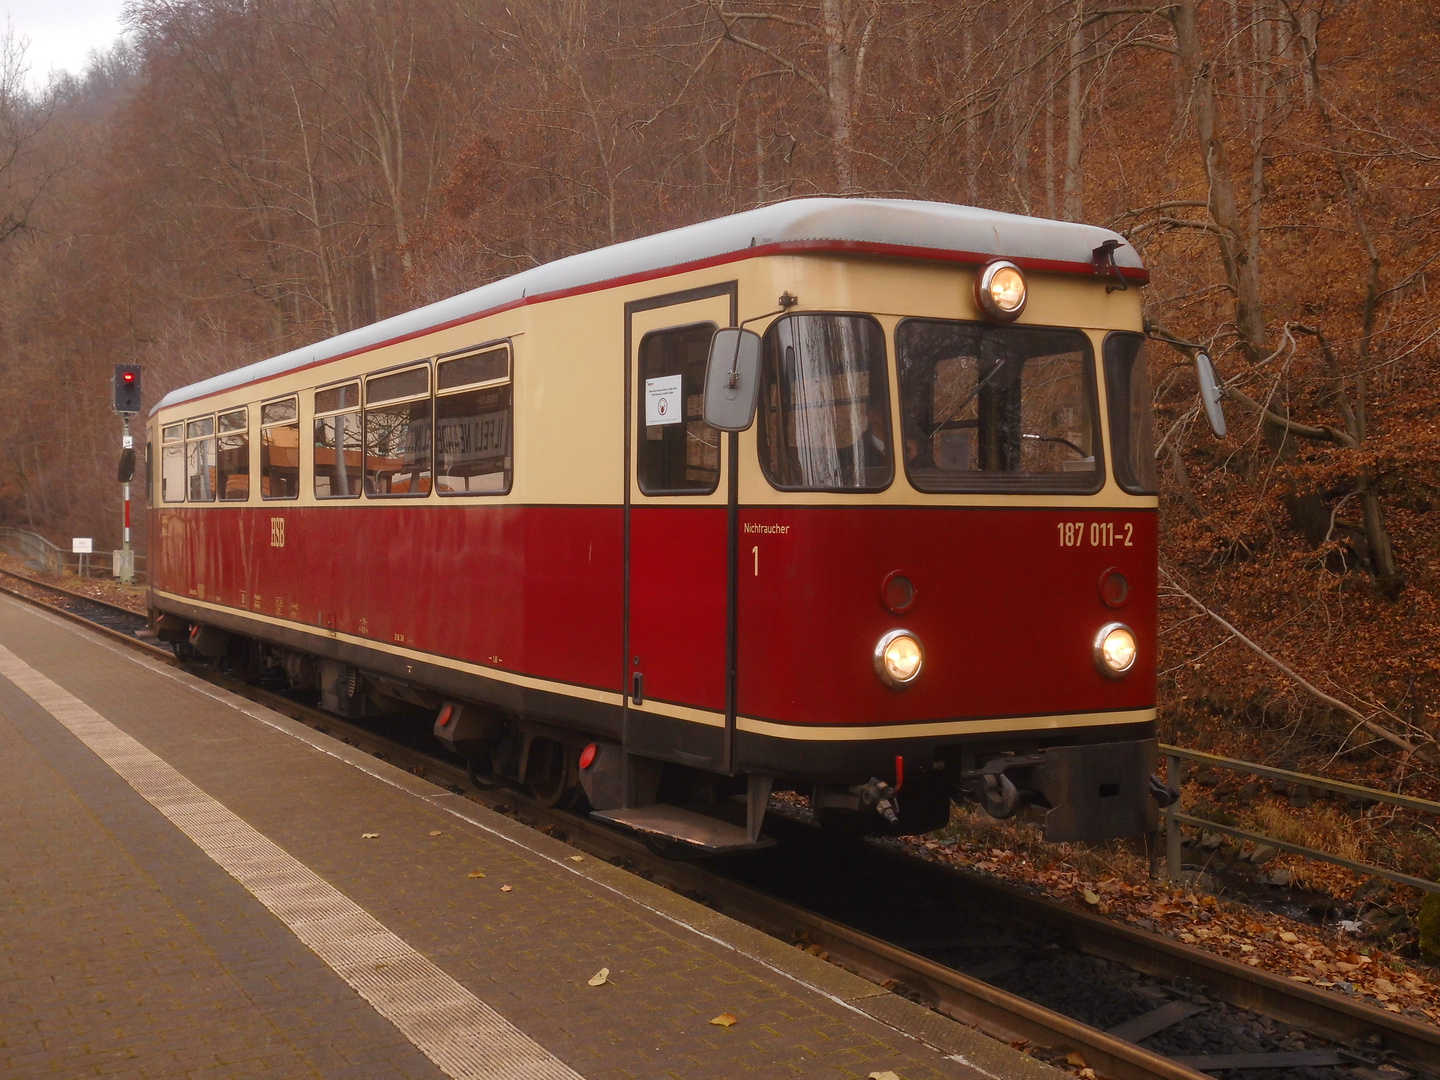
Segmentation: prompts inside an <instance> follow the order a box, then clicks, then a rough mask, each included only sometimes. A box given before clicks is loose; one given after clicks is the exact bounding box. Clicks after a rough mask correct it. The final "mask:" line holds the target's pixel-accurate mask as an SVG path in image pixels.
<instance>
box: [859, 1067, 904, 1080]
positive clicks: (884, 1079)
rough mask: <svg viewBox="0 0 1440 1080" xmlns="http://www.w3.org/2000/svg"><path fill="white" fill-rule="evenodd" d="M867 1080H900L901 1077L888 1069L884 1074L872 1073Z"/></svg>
mask: <svg viewBox="0 0 1440 1080" xmlns="http://www.w3.org/2000/svg"><path fill="white" fill-rule="evenodd" d="M866 1080H900V1077H898V1076H896V1075H895V1074H894V1073H893V1072H891V1071H890V1070H889V1069H886V1070H885V1071H884V1072H873V1073H871V1074H870V1075H869V1076H868V1077H866Z"/></svg>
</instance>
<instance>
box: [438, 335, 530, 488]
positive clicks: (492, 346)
mask: <svg viewBox="0 0 1440 1080" xmlns="http://www.w3.org/2000/svg"><path fill="white" fill-rule="evenodd" d="M497 349H504V351H505V374H504V376H503V377H496V378H493V379H481V380H479V381H478V382H473V383H462V384H461V385H459V386H447V387H445V388H444V389H441V386H440V368H441V365H443V364H447V363H451V362H453V361H455V360H463V359H465V358H466V357H467V356H478V355H480V354H481V353H487V352H494V351H495V350H497ZM433 366H434V372H433V374H432V377H431V382H430V387H431V389H430V396H431V406H430V490H431V491H433V492H435V495H436V497H437V498H441V499H463V498H480V497H484V496H489V497H491V498H494V497H495V496H497V495H509V494H510V492H511V491H512V490H514V487H515V346H514V344H513V343H512V341H511V340H510V338H497V339H496V340H494V341H487V342H485V343H484V344H482V345H469V346H466V347H465V348H463V349H452V350H451V351H450V352H447V353H441V354H440V355H439V356H436V357H435V359H434V362H433ZM497 386H508V387H509V388H510V406H509V413H510V418H509V422H508V424H507V427H508V430H507V432H506V438H508V439H509V441H510V452H509V454H507V455H506V456H507V457H509V459H510V466H509V468H506V469H502V470H501V472H502V473H503V474H504V476H505V486H504V488H502V489H500V490H498V491H470V490H468V489H467V490H465V491H443V490H441V488H440V465H439V459H440V454H439V449H440V439H439V435H440V399H441V398H445V397H456V396H458V395H460V394H468V393H470V392H472V391H475V390H490V389H493V388H494V387H497ZM447 475H448V474H447Z"/></svg>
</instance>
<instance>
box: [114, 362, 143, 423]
mask: <svg viewBox="0 0 1440 1080" xmlns="http://www.w3.org/2000/svg"><path fill="white" fill-rule="evenodd" d="M112 408H113V409H114V410H115V411H116V412H117V413H119V414H120V415H121V416H126V417H129V416H134V415H135V414H136V413H138V412H139V411H140V365H139V364H116V365H115V403H114V405H113V406H112Z"/></svg>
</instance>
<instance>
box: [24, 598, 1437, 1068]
mask: <svg viewBox="0 0 1440 1080" xmlns="http://www.w3.org/2000/svg"><path fill="white" fill-rule="evenodd" d="M0 573H4V574H6V575H8V576H11V577H16V578H19V579H20V580H22V581H26V582H27V583H29V584H33V585H38V586H40V587H42V588H46V589H51V590H52V591H56V592H61V593H66V594H67V595H73V596H75V598H76V599H81V600H87V601H90V600H91V598H90V597H85V596H81V595H79V594H68V591H67V590H61V589H57V588H56V587H54V586H49V585H46V584H45V583H43V582H35V581H32V580H31V579H29V578H24V577H23V576H21V575H18V574H11V573H9V572H8V571H0ZM0 592H5V593H8V594H10V595H12V596H15V597H16V598H18V599H20V600H23V601H25V602H27V603H30V604H33V605H35V606H37V607H40V608H43V609H45V610H48V611H53V612H56V613H57V614H60V615H62V616H64V617H66V618H68V619H70V620H71V621H74V622H78V623H81V624H83V625H85V626H87V627H89V628H90V629H94V630H99V631H101V632H102V633H104V634H106V635H107V636H109V637H112V638H115V639H117V640H119V641H121V642H123V643H124V644H126V645H129V646H131V647H133V648H138V649H139V650H141V651H142V652H145V653H147V654H154V655H157V656H158V657H160V658H163V659H165V660H166V661H167V662H169V663H175V662H176V661H175V658H174V657H173V656H172V655H171V654H170V653H169V652H166V651H164V650H160V649H157V648H156V647H154V646H152V645H149V644H148V643H146V642H143V641H140V640H138V639H136V638H133V637H131V636H129V635H127V634H122V633H120V632H119V631H114V630H111V629H110V628H108V627H105V626H102V625H100V624H97V623H94V622H91V621H90V620H87V619H85V618H83V617H81V616H78V615H75V614H74V613H72V612H68V611H66V610H65V609H63V608H59V607H56V606H55V605H52V604H47V603H45V602H44V601H42V600H40V599H38V598H36V597H32V596H28V595H26V594H24V593H21V592H18V591H16V590H13V589H10V588H6V587H5V586H0ZM91 602H95V601H91ZM108 606H111V607H115V606H116V605H108ZM119 610H125V609H119ZM128 614H132V615H133V614H136V613H135V612H128ZM191 670H193V669H191ZM196 673H197V674H199V675H201V676H203V677H204V678H206V679H207V680H208V681H211V682H213V683H215V684H217V685H219V686H222V687H224V688H225V689H228V690H231V691H232V692H235V693H237V694H239V695H241V696H243V697H246V698H248V699H250V700H252V701H255V702H256V703H258V704H262V705H265V706H267V707H269V708H273V709H275V711H277V712H280V713H282V714H283V715H287V716H290V717H291V718H293V719H296V720H299V721H300V722H302V723H305V724H306V725H308V726H310V727H312V728H315V729H317V730H319V731H321V732H322V733H323V734H327V735H333V734H334V733H335V732H336V731H339V732H341V733H343V734H344V735H346V736H348V737H349V738H348V739H347V740H346V741H349V742H351V743H352V745H356V746H358V747H360V748H361V749H365V750H366V751H367V752H369V753H374V754H376V755H377V756H380V757H382V758H383V759H384V760H386V761H389V762H391V763H392V764H396V765H398V766H399V767H402V768H408V769H409V770H410V771H412V772H416V773H417V775H422V776H424V777H425V778H427V779H430V780H431V781H432V782H435V783H439V784H440V786H447V787H450V788H452V789H455V788H459V789H461V790H469V791H470V792H471V793H472V795H471V797H473V798H475V799H477V801H480V802H481V803H482V804H486V805H489V806H490V807H491V808H492V809H495V808H505V806H504V804H506V803H511V804H514V805H515V806H516V807H523V808H524V810H525V817H524V818H522V819H521V820H525V821H526V823H527V824H533V825H536V826H544V825H550V826H553V827H555V828H556V829H559V830H563V831H564V834H565V838H566V839H567V840H569V841H570V842H571V843H574V844H575V845H576V846H577V847H582V848H583V849H584V850H586V851H587V852H589V853H590V854H592V855H594V856H595V857H597V858H603V859H606V860H607V861H612V862H613V861H616V860H620V861H623V862H627V863H629V864H631V865H632V866H633V867H636V868H638V869H640V870H643V871H644V872H645V874H646V875H648V876H650V877H651V878H653V879H655V880H657V881H659V882H660V883H662V884H665V885H670V886H673V887H675V888H678V889H682V890H692V891H694V892H695V893H698V894H700V895H703V896H705V897H706V898H707V899H709V900H711V901H712V902H713V903H714V904H715V905H716V907H717V910H720V911H722V912H723V913H725V914H728V915H730V916H731V917H734V918H737V919H739V920H740V921H743V922H746V923H749V924H750V925H752V926H756V927H758V928H760V929H762V930H765V931H767V932H769V933H772V934H775V935H777V936H780V937H781V938H782V939H783V938H787V937H789V938H800V939H803V940H805V941H807V942H809V943H811V944H816V945H820V946H821V947H822V949H824V950H826V951H828V952H829V953H830V954H831V960H832V962H838V963H839V964H840V965H841V966H843V967H846V968H849V969H851V970H853V971H855V972H857V973H859V974H861V975H863V976H865V977H867V978H870V979H872V980H873V981H875V982H878V983H881V984H885V983H890V982H891V980H894V983H899V984H904V985H905V986H906V987H907V988H913V990H914V991H916V992H917V996H919V997H920V998H921V999H922V1000H923V1001H924V1002H925V1003H926V1004H927V1005H929V1006H930V1007H932V1008H934V1009H935V1010H936V1011H938V1012H940V1013H942V1014H943V1015H946V1016H949V1017H950V1018H952V1019H954V1020H957V1021H959V1022H961V1023H964V1024H967V1025H969V1026H973V1027H975V1028H977V1029H979V1030H981V1031H984V1032H986V1033H987V1034H991V1035H993V1036H995V1037H997V1038H1000V1039H1002V1040H1005V1041H1008V1042H1014V1041H1017V1040H1018V1039H1025V1040H1028V1041H1029V1042H1031V1043H1033V1044H1035V1045H1037V1046H1043V1047H1051V1048H1053V1047H1061V1048H1072V1049H1077V1050H1079V1051H1080V1052H1081V1053H1082V1054H1083V1055H1084V1056H1085V1059H1086V1062H1087V1063H1088V1064H1089V1065H1090V1067H1091V1068H1094V1069H1095V1070H1096V1072H1097V1073H1099V1074H1100V1075H1103V1076H1108V1077H1111V1078H1113V1080H1204V1078H1205V1076H1206V1074H1204V1073H1201V1072H1197V1071H1196V1070H1195V1069H1193V1068H1191V1067H1189V1066H1188V1065H1184V1064H1182V1063H1180V1062H1178V1061H1175V1060H1172V1059H1169V1058H1166V1057H1163V1056H1162V1055H1159V1054H1156V1053H1154V1052H1153V1051H1149V1050H1146V1049H1144V1048H1143V1047H1140V1046H1137V1045H1135V1044H1134V1043H1130V1042H1127V1041H1125V1040H1123V1039H1120V1038H1118V1037H1116V1036H1113V1035H1109V1034H1107V1033H1106V1032H1104V1031H1100V1030H1098V1029H1096V1028H1092V1027H1090V1026H1088V1025H1086V1024H1082V1023H1080V1022H1079V1021H1076V1020H1073V1019H1071V1018H1070V1017H1067V1016H1064V1015H1062V1014H1060V1013H1057V1012H1054V1011H1053V1010H1050V1009H1046V1008H1044V1007H1043V1006H1041V1005H1037V1004H1036V1003H1034V1002H1032V1001H1028V1000H1026V999H1025V998H1022V997H1019V996H1017V995H1014V994H1010V993H1008V992H1006V991H1004V990H1001V989H999V988H997V987H995V986H992V985H990V984H989V983H986V982H983V981H981V980H979V979H975V978H972V977H970V976H967V975H965V974H964V973H962V972H960V971H957V970H955V969H954V968H950V967H947V966H945V965H943V964H940V963H938V962H936V961H933V960H930V959H928V958H926V957H923V956H920V955H918V954H916V953H912V952H909V951H907V950H905V949H902V948H900V947H898V946H896V945H893V944H891V943H889V942H886V941H883V940H881V939H878V938H875V937H873V936H871V935H868V934H865V933H863V932H861V931H859V930H856V929H854V928H852V927H849V926H846V925H844V924H842V923H838V922H835V921H833V920H830V919H827V918H825V917H823V916H820V915H817V914H815V913H813V912H810V911H806V910H805V909H803V908H800V907H797V906H795V905H793V904H790V903H788V902H786V901H783V900H779V899H777V898H775V897H772V896H769V895H767V894H765V893H763V892H760V891H759V890H756V889H753V888H751V887H749V886H746V885H743V884H741V883H739V882H735V881H732V880H730V879H727V878H725V877H722V876H720V875H717V874H714V873H710V872H707V871H704V870H703V869H702V868H701V867H700V866H699V865H697V864H695V863H687V862H677V861H675V860H671V859H665V858H661V857H659V856H656V855H655V854H653V853H652V852H651V851H650V850H649V849H648V848H647V847H645V846H644V844H643V843H641V842H640V841H638V840H636V839H635V838H634V837H632V836H630V835H628V834H625V833H620V832H617V831H615V830H614V829H613V828H610V827H608V826H604V825H601V824H599V823H598V822H595V821H592V820H591V819H589V818H588V817H582V816H580V815H576V814H573V813H569V812H567V811H563V810H556V809H551V808H546V807H544V806H542V805H540V804H539V803H538V802H537V801H535V800H534V799H533V798H531V797H530V796H528V795H526V794H525V793H524V792H522V791H519V790H516V789H515V788H513V787H510V786H499V787H497V788H495V789H493V790H487V789H484V788H482V789H479V790H478V791H477V790H475V789H474V788H473V787H472V786H471V785H470V783H469V777H468V774H467V771H466V770H465V769H463V768H461V767H460V766H458V765H454V764H452V763H450V762H446V761H444V760H442V759H439V758H436V757H434V756H431V755H429V754H426V753H423V752H421V751H419V750H416V749H414V748H412V747H408V746H405V745H404V744H402V743H398V742H395V741H394V740H392V739H388V738H386V737H385V736H383V735H379V734H377V733H375V732H372V731H370V730H368V729H366V728H364V727H361V726H358V725H355V724H352V723H350V722H349V721H346V720H343V719H340V718H338V717H335V716H333V715H331V714H329V713H326V712H322V711H321V710H319V709H314V708H311V707H309V706H306V705H303V704H301V703H299V702H296V701H293V700H291V699H289V698H287V697H284V696H283V695H280V694H276V693H273V692H271V691H268V690H264V689H262V688H260V687H255V686H251V685H249V684H247V683H243V682H239V681H236V680H234V679H231V678H228V677H225V676H222V675H219V674H218V673H215V672H213V671H209V670H204V669H201V670H199V671H196ZM407 762H408V763H409V764H408V765H407V764H406V763H407ZM505 809H508V808H505ZM802 827H803V826H802ZM877 850H879V851H880V852H882V853H883V854H884V856H885V857H888V858H893V859H897V860H905V861H906V862H907V863H914V862H916V861H917V860H915V859H914V858H913V857H912V856H907V855H903V854H901V853H899V852H896V851H893V850H890V849H888V848H878V849H877ZM922 865H925V866H928V867H930V868H931V869H933V870H934V871H935V872H937V873H945V874H950V875H953V876H956V877H959V878H961V879H963V881H964V883H965V885H966V886H967V888H969V889H971V890H973V891H975V892H978V893H983V894H987V895H988V897H989V898H990V899H991V900H992V901H993V902H994V903H995V904H997V905H1001V906H1003V907H1004V909H1005V910H1007V911H1011V912H1014V911H1020V912H1023V913H1025V915H1024V917H1025V919H1026V921H1031V922H1037V923H1040V924H1042V925H1047V926H1050V927H1058V928H1060V930H1061V931H1062V932H1063V933H1064V935H1065V936H1066V937H1068V938H1069V940H1070V942H1071V944H1072V945H1073V946H1074V947H1076V948H1077V949H1079V950H1080V951H1082V952H1086V953H1089V954H1091V955H1094V956H1098V957H1102V958H1105V959H1109V960H1113V961H1116V962H1119V963H1122V964H1125V965H1127V966H1129V967H1132V968H1134V969H1136V970H1138V971H1141V972H1144V973H1146V974H1149V975H1153V976H1158V977H1161V978H1172V979H1173V978H1180V977H1183V978H1190V979H1194V980H1195V981H1197V982H1200V983H1203V984H1204V985H1205V986H1206V987H1207V989H1208V990H1209V991H1210V992H1211V993H1212V995H1213V996H1214V997H1216V998H1218V999H1220V1000H1223V1001H1226V1002H1229V1003H1230V1004H1233V1005H1237V1006H1240V1007H1242V1008H1246V1009H1251V1010H1254V1011H1256V1012H1259V1013H1261V1014H1263V1015H1266V1016H1269V1017H1271V1018H1273V1019H1276V1020H1280V1021H1283V1022H1285V1023H1288V1024H1293V1025H1295V1026H1297V1027H1301V1028H1304V1029H1306V1030H1309V1031H1313V1032H1315V1033H1317V1034H1320V1035H1324V1036H1327V1037H1330V1038H1335V1039H1345V1040H1353V1039H1358V1038H1363V1037H1365V1036H1368V1035H1371V1034H1379V1035H1380V1036H1381V1037H1382V1038H1383V1039H1384V1040H1385V1041H1387V1042H1388V1043H1389V1044H1390V1045H1392V1046H1393V1047H1395V1048H1397V1049H1400V1050H1402V1051H1404V1052H1405V1053H1406V1054H1407V1055H1408V1056H1409V1057H1410V1058H1411V1059H1413V1060H1414V1061H1415V1062H1417V1063H1420V1064H1423V1065H1426V1066H1429V1067H1431V1068H1434V1067H1437V1066H1440V1028H1436V1027H1433V1026H1431V1025H1428V1024H1422V1023H1419V1022H1417V1021H1415V1020H1413V1019H1410V1018H1408V1017H1404V1016H1398V1015H1395V1014H1392V1013H1388V1012H1384V1011H1382V1010H1380V1009H1376V1008H1373V1007H1371V1006H1369V1005H1366V1004H1363V1003H1361V1002H1357V1001H1352V1000H1350V999H1348V998H1344V997H1341V996H1340V995H1336V994H1327V993H1325V992H1323V991H1321V990H1320V989H1318V988H1316V987H1312V986H1309V985H1307V984H1304V983H1297V982H1295V981H1293V980H1290V979H1286V978H1283V977H1281V976H1278V975H1274V974H1271V973H1269V972H1265V971H1260V970H1258V969H1256V968H1252V967H1249V966H1248V965H1245V964H1240V963H1237V962H1236V961H1233V960H1229V959H1227V958H1225V957H1221V956H1217V955H1215V954H1212V953H1208V952H1206V951H1204V950H1202V949H1197V948H1194V947H1191V946H1187V945H1184V944H1182V943H1180V942H1177V941H1173V940H1171V939H1169V938H1166V937H1163V936H1160V935H1156V934H1151V933H1147V932H1145V931H1141V930H1138V929H1135V928H1133V927H1130V926H1126V925H1125V924H1123V923H1119V922H1115V921H1112V920H1109V919H1105V918H1102V917H1101V916H1098V915H1094V914H1091V913H1089V912H1085V911H1080V910H1078V909H1076V908H1074V907H1071V906H1069V905H1065V904H1062V903H1059V902H1058V901H1054V900H1050V899H1047V898H1044V897H1039V896H1035V895H1033V894H1031V893H1029V892H1026V891H1024V890H1021V889H1018V888H1016V887H1014V886H1010V885H1005V884H1001V883H999V882H996V881H994V880H991V879H989V878H986V877H982V876H981V875H979V874H978V873H976V872H974V871H965V870H963V869H959V868H954V867H939V866H936V865H934V864H931V863H925V862H922ZM894 983H892V985H894Z"/></svg>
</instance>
